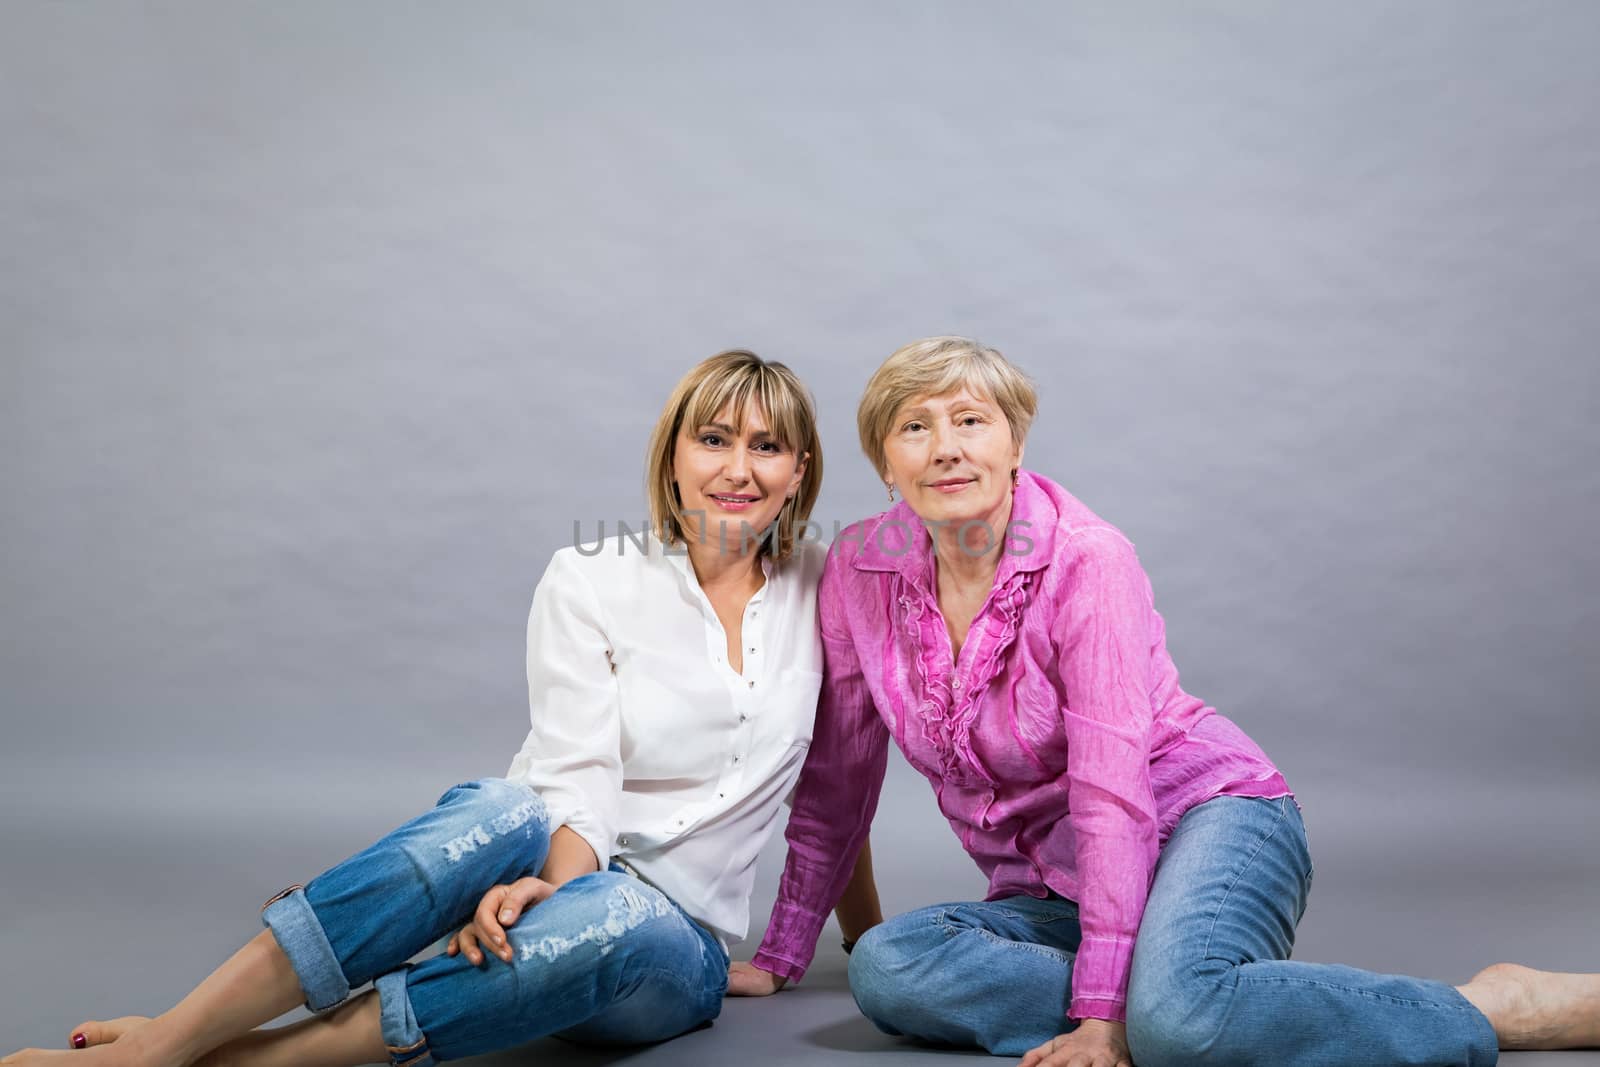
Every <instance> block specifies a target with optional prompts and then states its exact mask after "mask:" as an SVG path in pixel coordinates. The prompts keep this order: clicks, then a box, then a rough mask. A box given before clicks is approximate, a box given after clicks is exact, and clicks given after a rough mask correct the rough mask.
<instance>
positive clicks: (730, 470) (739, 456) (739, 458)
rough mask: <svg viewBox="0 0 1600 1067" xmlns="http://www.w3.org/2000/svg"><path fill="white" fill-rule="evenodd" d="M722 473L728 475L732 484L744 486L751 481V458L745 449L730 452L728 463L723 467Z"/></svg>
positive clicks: (734, 449) (733, 449) (730, 450)
mask: <svg viewBox="0 0 1600 1067" xmlns="http://www.w3.org/2000/svg"><path fill="white" fill-rule="evenodd" d="M722 473H723V474H725V475H727V477H728V480H729V481H730V482H734V483H736V484H738V485H743V484H744V483H745V482H748V481H749V480H750V456H749V454H748V453H747V452H746V451H745V450H744V449H743V448H732V449H729V450H728V462H727V463H726V464H725V465H724V466H723V469H722Z"/></svg>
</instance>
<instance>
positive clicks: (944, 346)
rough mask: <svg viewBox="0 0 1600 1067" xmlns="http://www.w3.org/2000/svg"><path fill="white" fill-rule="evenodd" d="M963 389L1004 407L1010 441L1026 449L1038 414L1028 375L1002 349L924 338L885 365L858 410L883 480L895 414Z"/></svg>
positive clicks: (865, 447) (864, 444)
mask: <svg viewBox="0 0 1600 1067" xmlns="http://www.w3.org/2000/svg"><path fill="white" fill-rule="evenodd" d="M963 385H964V386H967V387H968V388H969V389H971V390H972V391H973V392H974V393H977V394H979V395H980V396H983V397H986V398H987V399H989V400H992V401H993V402H994V403H995V405H996V406H998V407H999V408H1000V411H1001V413H1002V414H1003V415H1005V417H1006V421H1007V422H1008V423H1010V424H1011V440H1012V441H1014V442H1015V443H1016V444H1017V446H1018V447H1021V445H1022V442H1023V441H1024V440H1026V439H1027V436H1028V427H1030V426H1032V425H1033V417H1034V415H1035V414H1037V412H1038V410H1039V394H1038V393H1037V392H1035V391H1034V388H1033V382H1031V381H1029V380H1028V376H1027V375H1026V374H1023V373H1022V372H1021V371H1020V370H1018V369H1017V368H1016V367H1015V366H1013V365H1012V364H1011V361H1010V360H1008V359H1006V357H1005V356H1002V355H1001V354H1000V352H999V350H998V349H994V348H990V347H988V346H987V345H984V344H980V343H979V342H977V341H974V340H973V339H972V338H970V337H924V338H923V339H922V340H920V341H912V342H911V343H910V344H908V345H905V346H904V347H902V348H899V349H896V350H895V352H894V354H893V355H891V356H890V357H889V358H888V359H886V360H884V361H883V365H882V366H881V367H879V368H878V369H877V371H875V372H874V373H873V375H872V378H871V379H870V380H869V381H868V382H867V388H866V390H865V391H864V392H863V393H862V394H861V406H860V407H858V408H857V409H856V429H857V430H858V431H859V432H860V434H861V451H863V452H865V453H866V454H867V458H868V459H869V460H871V461H872V467H873V469H874V470H876V471H877V472H878V475H879V477H882V476H883V475H884V474H885V472H887V471H888V469H889V461H888V458H887V456H886V455H885V453H884V448H883V443H884V441H886V440H888V438H889V433H890V431H891V430H893V429H894V416H895V412H897V411H899V410H900V408H901V407H902V406H904V404H905V403H906V401H908V400H911V399H913V398H914V397H919V396H943V395H944V394H946V393H951V392H954V391H955V390H957V389H959V388H960V387H962V386H963Z"/></svg>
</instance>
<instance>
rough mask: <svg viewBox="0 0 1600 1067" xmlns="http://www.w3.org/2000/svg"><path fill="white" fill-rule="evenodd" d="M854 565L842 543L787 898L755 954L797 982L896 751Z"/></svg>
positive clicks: (829, 571) (832, 563)
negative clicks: (872, 689) (864, 663)
mask: <svg viewBox="0 0 1600 1067" xmlns="http://www.w3.org/2000/svg"><path fill="white" fill-rule="evenodd" d="M846 567H848V564H847V563H846V562H845V561H844V560H843V559H841V558H840V556H839V554H838V552H837V550H835V552H834V553H833V554H831V555H830V556H829V558H828V563H827V567H826V569H825V570H824V571H823V575H822V584H821V587H820V588H819V589H818V593H817V615H818V622H819V625H820V626H821V628H822V651H823V673H822V693H821V696H820V697H819V699H818V701H817V718H816V726H815V728H814V730H813V732H812V737H811V749H810V751H809V752H807V754H806V761H805V766H804V767H802V768H801V771H800V780H799V781H798V783H796V785H795V792H794V810H793V811H792V812H791V813H790V815H789V828H788V830H787V831H785V834H784V836H785V837H786V838H787V839H788V842H789V856H788V859H787V860H786V861H785V862H784V865H783V878H782V880H781V881H780V882H779V883H778V899H777V902H776V903H775V904H774V905H773V908H772V918H771V920H770V921H769V922H768V924H767V933H766V936H765V937H764V938H762V940H761V948H760V949H759V950H758V951H757V952H756V955H755V959H754V960H753V961H752V962H754V963H755V965H756V966H757V967H760V968H761V969H762V970H765V971H769V972H771V973H772V974H776V975H780V976H782V977H784V978H788V979H790V980H791V981H793V980H798V979H799V978H800V976H801V975H803V974H804V973H805V970H806V967H807V966H808V965H809V964H810V963H811V957H812V955H813V953H815V952H816V948H817V938H818V936H820V935H821V933H822V927H823V924H824V923H826V922H827V920H828V913H829V912H831V911H833V909H834V907H835V906H836V905H837V904H838V903H839V898H840V897H841V896H843V895H844V889H845V886H846V885H848V884H849V882H850V873H851V871H852V869H853V868H854V866H855V859H856V853H857V852H859V851H860V850H861V845H862V843H863V842H864V841H865V840H866V839H867V831H868V829H869V828H870V827H871V825H872V814H873V812H874V811H875V810H876V809H877V807H878V792H879V790H880V789H881V788H882V786H883V772H884V766H885V760H886V758H887V755H888V750H889V732H888V729H887V728H886V727H885V726H884V724H883V721H882V720H881V719H880V718H878V713H877V710H876V709H875V708H874V707H873V703H872V696H871V694H870V693H869V692H868V691H867V684H866V681H865V679H864V678H863V676H862V672H861V664H860V661H859V659H858V658H857V656H856V652H855V647H854V645H853V644H852V642H851V639H850V634H849V632H848V622H847V620H846V617H845V610H846V609H845V601H844V596H843V590H842V588H841V587H842V585H843V584H844V575H843V574H842V573H841V572H842V571H843V570H844V569H845V568H846Z"/></svg>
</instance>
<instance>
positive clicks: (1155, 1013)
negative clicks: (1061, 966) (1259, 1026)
mask: <svg viewBox="0 0 1600 1067" xmlns="http://www.w3.org/2000/svg"><path fill="white" fill-rule="evenodd" d="M1234 979H1235V970H1234V968H1233V966H1232V965H1230V964H1227V963H1224V962H1221V961H1216V962H1215V963H1214V964H1213V965H1208V966H1203V967H1201V968H1198V969H1195V970H1190V969H1188V968H1174V969H1171V970H1168V971H1165V972H1163V973H1159V974H1145V973H1143V968H1138V967H1136V968H1135V970H1134V974H1133V976H1132V978H1131V980H1130V981H1129V983H1128V1024H1127V1025H1128V1051H1129V1052H1130V1053H1132V1055H1133V1061H1134V1062H1135V1063H1137V1064H1138V1065H1139V1067H1211V1065H1213V1064H1215V1065H1218V1067H1221V1065H1224V1064H1226V1065H1228V1067H1245V1064H1246V1063H1247V1062H1248V1061H1245V1060H1240V1059H1239V1057H1238V1055H1237V1050H1234V1049H1232V1048H1229V1047H1227V1046H1226V1045H1225V1044H1224V1042H1223V1041H1222V1040H1221V1038H1222V1036H1223V1031H1222V1026H1223V1022H1224V1020H1225V1019H1226V1017H1227V1014H1228V1010H1227V1009H1228V999H1229V997H1230V995H1231V993H1232V991H1233V989H1234Z"/></svg>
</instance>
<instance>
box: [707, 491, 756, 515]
mask: <svg viewBox="0 0 1600 1067" xmlns="http://www.w3.org/2000/svg"><path fill="white" fill-rule="evenodd" d="M706 495H707V496H708V497H710V498H711V499H712V500H714V501H716V502H717V506H718V507H720V508H723V509H724V510H727V511H744V510H746V509H748V508H749V507H750V505H752V504H754V503H755V502H756V501H757V500H760V499H761V498H760V497H757V496H748V495H746V494H744V493H707V494H706Z"/></svg>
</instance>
